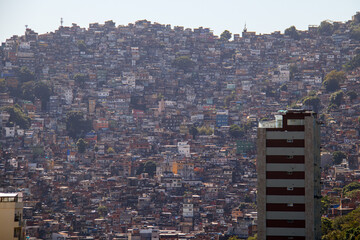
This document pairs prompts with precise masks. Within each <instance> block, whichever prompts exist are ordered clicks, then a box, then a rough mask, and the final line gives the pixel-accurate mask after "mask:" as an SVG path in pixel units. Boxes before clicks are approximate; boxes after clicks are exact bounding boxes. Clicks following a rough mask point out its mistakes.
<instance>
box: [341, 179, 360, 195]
mask: <svg viewBox="0 0 360 240" xmlns="http://www.w3.org/2000/svg"><path fill="white" fill-rule="evenodd" d="M358 189H360V182H352V183H349V184H348V185H346V186H345V187H343V189H342V192H343V195H345V194H347V193H349V192H351V191H354V190H358Z"/></svg>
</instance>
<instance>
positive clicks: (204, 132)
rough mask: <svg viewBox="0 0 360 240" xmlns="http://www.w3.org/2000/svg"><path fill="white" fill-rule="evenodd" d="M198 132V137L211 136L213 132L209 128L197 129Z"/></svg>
mask: <svg viewBox="0 0 360 240" xmlns="http://www.w3.org/2000/svg"><path fill="white" fill-rule="evenodd" d="M198 132H199V134H200V135H211V134H213V133H214V130H213V129H212V128H211V127H209V126H205V125H203V126H201V127H198Z"/></svg>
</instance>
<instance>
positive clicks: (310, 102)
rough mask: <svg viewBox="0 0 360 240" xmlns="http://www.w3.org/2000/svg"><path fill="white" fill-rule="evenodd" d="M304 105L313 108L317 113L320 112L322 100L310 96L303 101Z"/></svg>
mask: <svg viewBox="0 0 360 240" xmlns="http://www.w3.org/2000/svg"><path fill="white" fill-rule="evenodd" d="M303 105H305V106H311V107H312V109H313V110H314V111H315V112H318V111H319V108H320V98H319V97H318V96H308V97H306V98H305V99H304V100H303Z"/></svg>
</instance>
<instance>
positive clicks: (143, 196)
mask: <svg viewBox="0 0 360 240" xmlns="http://www.w3.org/2000/svg"><path fill="white" fill-rule="evenodd" d="M359 54H360V13H357V14H356V15H355V16H354V17H353V18H352V20H349V21H347V22H332V21H323V22H321V23H320V24H319V25H318V26H309V28H308V30H305V31H299V30H297V29H296V28H295V27H294V26H291V27H289V28H287V29H285V31H284V33H281V32H280V31H276V32H273V33H271V34H260V35H259V34H256V33H255V32H252V31H249V30H248V29H247V28H246V27H245V28H244V30H243V32H242V33H241V34H236V33H234V34H232V33H230V32H229V31H224V32H223V33H222V34H221V35H220V36H216V35H214V34H213V32H212V31H211V30H210V29H209V28H204V27H199V28H196V29H190V28H184V27H181V26H174V27H172V26H170V25H164V24H159V23H152V22H150V21H147V20H140V21H137V22H135V23H130V24H128V25H126V26H123V25H118V26H117V25H116V24H115V23H114V22H113V21H107V22H105V23H104V24H99V23H92V24H89V27H88V28H81V27H79V26H78V25H76V24H72V26H63V25H62V24H61V26H60V27H59V28H58V29H57V30H55V31H54V32H50V33H46V34H38V33H36V32H35V31H34V30H32V29H30V28H26V30H25V34H24V35H22V36H13V37H11V38H10V39H7V40H6V41H5V42H4V43H2V44H1V47H0V59H1V62H0V63H1V64H0V109H1V111H0V133H1V134H0V159H1V161H0V192H1V194H3V195H4V196H5V197H6V198H4V199H8V196H10V197H11V199H12V200H11V201H12V202H14V204H15V203H16V202H17V199H15V197H16V196H18V195H17V194H19V196H22V199H21V204H20V205H21V208H22V215H19V214H20V212H21V209H20V207H18V208H15V207H14V209H16V211H17V215H19V216H20V217H17V218H16V219H20V220H21V221H20V220H19V221H17V220H15V223H16V227H15V228H16V229H15V230H14V231H15V232H16V236H18V237H19V238H24V237H28V238H30V239H99V238H101V237H104V236H106V238H109V239H145V238H146V239H150V237H151V239H209V240H210V239H227V238H228V237H230V236H236V237H237V238H240V239H247V238H248V237H250V239H251V237H253V236H255V235H256V234H257V232H258V212H257V208H256V199H257V197H258V189H257V177H258V174H257V172H256V165H257V150H256V149H257V148H256V141H257V132H258V127H259V124H260V125H264V124H266V122H268V120H272V119H273V115H276V113H277V112H278V111H279V110H286V109H292V110H294V109H296V110H297V111H302V110H306V111H313V112H316V113H317V114H316V119H317V121H318V122H319V127H320V141H321V149H320V155H321V159H320V164H321V168H322V169H321V183H322V185H321V195H322V197H323V198H324V199H325V200H326V201H327V202H326V203H327V204H326V205H325V206H326V207H324V208H323V209H322V212H321V214H322V215H323V216H324V217H325V216H326V217H328V221H330V222H331V221H333V220H332V219H334V218H336V217H337V216H342V215H346V214H353V215H354V214H356V211H358V210H354V209H357V208H358V204H359V202H360V201H359V196H358V195H357V194H356V193H355V192H352V190H354V189H355V190H356V189H357V185H356V184H357V183H356V182H358V181H359V179H360V174H359V146H360V142H359V139H360V138H359V117H360V115H359V113H360V99H359V96H358V93H359V92H360V84H359V81H360V74H359V66H360V55H359ZM314 114H315V113H314ZM354 182H355V183H354ZM351 184H352V185H351ZM350 192H352V193H350ZM13 196H14V197H13ZM15 200H16V201H15ZM325 200H324V201H325ZM14 204H13V205H14ZM18 205H19V204H18ZM20 205H19V206H20ZM353 210H354V211H353ZM9 211H10V210H9ZM10 215H11V214H10ZM353 215H349V216H353ZM2 216H5V215H2V214H0V218H2ZM11 218H12V219H11V222H12V221H13V220H14V218H13V217H11ZM1 221H2V220H1ZM6 221H7V219H5V220H4V222H6ZM7 222H10V221H7ZM285 225H286V224H285ZM332 231H336V229H327V232H323V235H326V234H331V232H332ZM15 232H14V233H15ZM7 234H8V233H7ZM0 236H1V232H0ZM14 236H15V235H14ZM329 236H330V235H329ZM329 239H330V238H329Z"/></svg>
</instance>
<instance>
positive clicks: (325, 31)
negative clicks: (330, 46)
mask: <svg viewBox="0 0 360 240" xmlns="http://www.w3.org/2000/svg"><path fill="white" fill-rule="evenodd" d="M333 31H334V26H333V25H332V24H331V23H329V22H327V21H322V22H321V23H320V26H319V28H318V32H319V34H320V35H323V36H330V35H332V34H333Z"/></svg>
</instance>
